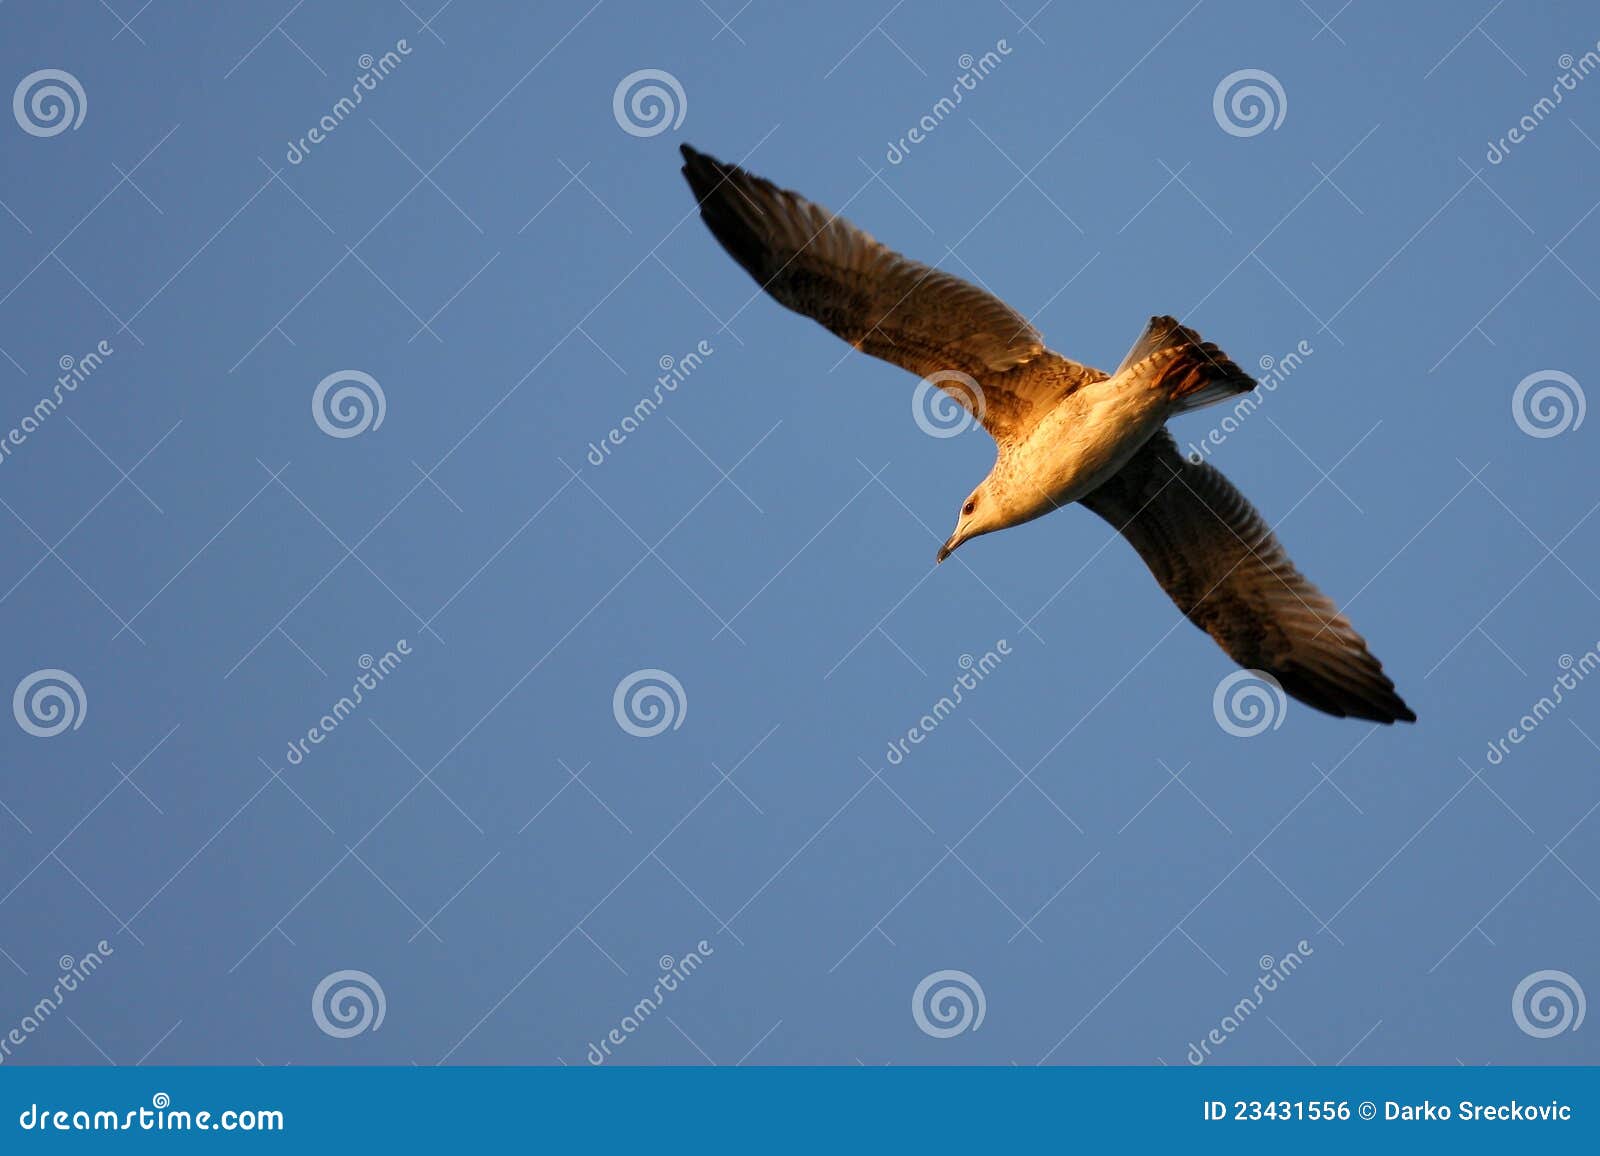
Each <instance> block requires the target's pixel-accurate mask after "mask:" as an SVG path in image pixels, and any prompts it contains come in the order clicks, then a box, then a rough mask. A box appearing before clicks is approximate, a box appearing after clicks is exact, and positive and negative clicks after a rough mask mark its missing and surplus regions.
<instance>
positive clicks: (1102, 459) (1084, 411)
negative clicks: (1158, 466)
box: [1022, 378, 1166, 505]
mask: <svg viewBox="0 0 1600 1156" xmlns="http://www.w3.org/2000/svg"><path fill="white" fill-rule="evenodd" d="M1115 380H1116V379H1114V378H1113V379H1110V380H1109V381H1107V382H1104V383H1101V385H1099V386H1091V387H1089V389H1088V390H1085V391H1083V392H1084V394H1086V395H1088V396H1084V397H1082V403H1081V405H1078V406H1072V407H1070V408H1067V407H1064V408H1063V411H1062V412H1060V413H1059V414H1058V415H1052V417H1051V418H1050V419H1049V420H1047V421H1046V422H1044V423H1042V424H1041V425H1040V428H1039V429H1038V430H1036V431H1035V432H1034V436H1033V437H1031V438H1029V439H1028V444H1027V445H1026V446H1025V447H1023V448H1022V456H1023V460H1024V461H1025V462H1026V470H1025V472H1026V473H1027V474H1029V475H1031V476H1032V479H1033V481H1034V484H1035V485H1036V486H1037V488H1038V489H1039V490H1040V491H1042V492H1044V493H1047V494H1049V496H1050V500H1051V503H1052V504H1053V505H1065V504H1067V503H1068V502H1075V501H1077V500H1078V499H1079V498H1081V497H1083V496H1084V495H1085V494H1088V493H1090V492H1092V491H1093V490H1095V489H1097V488H1098V487H1099V486H1100V485H1101V484H1102V483H1103V482H1105V481H1106V480H1107V479H1109V478H1110V477H1111V476H1112V475H1113V474H1115V473H1116V472H1117V471H1118V470H1120V469H1122V467H1123V466H1125V465H1127V464H1128V459H1130V458H1131V457H1133V455H1134V454H1136V453H1138V452H1139V450H1140V448H1141V447H1143V445H1144V443H1145V442H1147V441H1149V440H1150V436H1151V435H1152V434H1154V433H1155V432H1156V431H1157V430H1158V429H1160V428H1161V425H1162V423H1163V422H1164V421H1165V419H1166V406H1165V405H1164V404H1163V399H1162V398H1160V397H1157V396H1152V394H1151V393H1150V392H1146V391H1144V390H1137V391H1129V390H1124V389H1118V388H1112V389H1106V388H1104V387H1105V386H1108V385H1111V383H1112V382H1113V381H1115ZM1130 394H1131V396H1130Z"/></svg>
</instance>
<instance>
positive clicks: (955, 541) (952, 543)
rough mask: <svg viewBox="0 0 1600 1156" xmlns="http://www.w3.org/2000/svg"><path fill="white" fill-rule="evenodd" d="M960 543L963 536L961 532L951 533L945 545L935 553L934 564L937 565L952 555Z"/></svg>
mask: <svg viewBox="0 0 1600 1156" xmlns="http://www.w3.org/2000/svg"><path fill="white" fill-rule="evenodd" d="M959 545H961V537H960V535H959V533H956V534H951V535H950V538H949V540H948V541H946V542H945V544H944V545H943V546H940V547H939V552H938V553H937V554H935V555H934V557H933V564H934V565H935V566H937V565H938V564H939V563H940V562H943V561H944V560H945V559H946V558H948V557H950V555H951V554H953V553H955V549H956V547H957V546H959Z"/></svg>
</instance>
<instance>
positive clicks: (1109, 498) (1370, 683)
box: [1080, 430, 1416, 723]
mask: <svg viewBox="0 0 1600 1156" xmlns="http://www.w3.org/2000/svg"><path fill="white" fill-rule="evenodd" d="M1080 500H1081V501H1082V503H1083V505H1085V506H1088V507H1089V509H1091V510H1093V511H1094V512H1095V513H1096V514H1099V515H1100V516H1101V517H1102V518H1104V519H1105V520H1106V521H1107V522H1110V523H1111V525H1112V526H1114V527H1115V528H1116V529H1117V530H1119V531H1120V532H1121V533H1122V535H1123V537H1125V538H1127V540H1128V541H1129V543H1130V544H1132V546H1133V548H1134V549H1135V550H1137V551H1138V552H1139V556H1140V557H1141V558H1143V559H1144V561H1145V564H1146V565H1147V566H1149V567H1150V572H1151V573H1152V574H1154V575H1155V578H1156V581H1157V582H1159V583H1160V584H1161V588H1162V589H1163V590H1165V591H1166V592H1167V593H1168V594H1169V595H1170V596H1171V598H1172V600H1173V602H1175V603H1177V605H1178V609H1179V610H1181V611H1183V613H1184V614H1186V615H1188V617H1189V619H1190V621H1192V622H1193V623H1194V624H1195V625H1196V626H1198V627H1200V629H1202V630H1204V631H1205V632H1206V633H1207V634H1209V635H1211V637H1212V638H1214V639H1215V640H1216V641H1217V644H1218V645H1219V646H1221V647H1222V649H1223V650H1225V651H1226V652H1227V653H1228V655H1229V656H1230V657H1232V658H1233V660H1234V661H1235V662H1237V663H1239V665H1241V666H1245V667H1250V668H1252V669H1255V670H1264V671H1266V672H1267V673H1268V674H1270V675H1272V676H1273V677H1274V678H1276V679H1277V680H1278V682H1279V683H1280V684H1282V686H1283V689H1284V690H1286V691H1288V692H1289V693H1290V694H1292V695H1294V697H1296V698H1298V699H1300V700H1301V701H1302V702H1305V703H1308V704H1309V705H1311V706H1314V707H1316V708H1317V709H1318V710H1323V711H1327V712H1328V713H1329V714H1332V715H1338V716H1340V717H1341V718H1342V717H1346V716H1354V717H1356V718H1364V719H1371V720H1372V721H1374V722H1382V723H1389V722H1395V721H1398V720H1404V721H1406V722H1414V721H1416V715H1414V714H1413V713H1412V712H1411V709H1410V708H1409V707H1407V706H1406V704H1405V703H1404V702H1403V701H1401V699H1400V696H1399V695H1397V694H1396V693H1395V689H1394V683H1392V682H1391V681H1389V678H1388V676H1387V675H1385V674H1384V673H1383V666H1382V665H1381V664H1380V663H1379V662H1378V660H1377V659H1376V658H1374V657H1373V656H1372V654H1371V653H1370V652H1369V651H1368V650H1367V643H1366V640H1365V639H1363V638H1362V637H1361V635H1359V634H1357V633H1356V631H1355V630H1354V629H1353V628H1352V627H1351V625H1350V621H1349V619H1347V618H1345V616H1344V615H1343V614H1341V613H1339V608H1338V607H1337V606H1335V605H1334V604H1333V602H1332V600H1331V599H1329V598H1328V596H1327V595H1325V594H1323V593H1322V591H1320V590H1318V589H1317V588H1316V587H1315V586H1314V585H1312V584H1311V583H1310V582H1309V581H1307V580H1306V579H1305V578H1304V577H1303V576H1302V575H1301V573H1300V571H1298V570H1296V569H1295V566H1294V563H1293V562H1291V561H1290V560H1289V557H1288V555H1287V554H1285V553H1284V550H1283V547H1282V546H1280V545H1279V544H1278V540H1277V538H1276V537H1274V536H1273V533H1272V531H1271V529H1269V528H1268V526H1267V524H1266V522H1265V521H1263V520H1262V518H1261V515H1260V514H1259V513H1257V512H1256V510H1255V508H1254V507H1253V506H1251V505H1250V503H1249V501H1247V500H1246V499H1245V497H1244V495H1243V494H1241V493H1240V492H1239V491H1238V490H1237V489H1235V488H1234V487H1233V484H1232V483H1230V482H1229V481H1228V479H1227V478H1225V477H1223V476H1222V473H1221V472H1220V471H1218V470H1217V469H1216V468H1215V467H1214V466H1211V465H1210V464H1208V463H1196V462H1192V461H1189V460H1188V459H1187V458H1185V457H1183V456H1182V455H1181V454H1180V453H1179V452H1178V448H1177V446H1176V445H1175V444H1174V443H1173V440H1172V435H1171V434H1169V433H1167V432H1166V431H1165V430H1162V431H1160V432H1159V433H1157V434H1156V435H1155V436H1154V437H1152V438H1151V439H1150V440H1149V441H1148V442H1146V443H1145V445H1144V447H1143V448H1142V449H1140V450H1139V452H1138V453H1137V454H1135V455H1134V456H1133V459H1132V460H1131V461H1129V462H1128V464H1127V465H1126V466H1124V467H1123V468H1122V470H1121V471H1120V472H1119V473H1118V474H1117V475H1116V476H1115V477H1113V478H1112V479H1111V480H1110V481H1108V482H1106V483H1105V484H1104V485H1102V486H1101V487H1100V488H1099V489H1097V490H1095V491H1094V492H1093V493H1091V494H1089V495H1088V496H1087V497H1085V498H1082V499H1080Z"/></svg>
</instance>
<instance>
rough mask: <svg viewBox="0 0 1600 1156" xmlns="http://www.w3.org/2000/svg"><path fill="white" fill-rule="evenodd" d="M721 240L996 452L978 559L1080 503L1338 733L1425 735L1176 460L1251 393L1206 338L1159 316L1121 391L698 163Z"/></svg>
mask: <svg viewBox="0 0 1600 1156" xmlns="http://www.w3.org/2000/svg"><path fill="white" fill-rule="evenodd" d="M682 152H683V158H684V166H683V175H684V176H685V177H686V178H687V179H688V181H689V187H690V189H691V190H692V191H693V192H694V196H695V200H696V201H698V202H699V206H700V215H701V217H702V219H703V220H704V221H705V223H706V227H707V228H709V229H710V230H711V233H712V235H713V236H714V237H716V239H717V240H718V242H720V243H721V245H722V247H723V248H724V249H726V250H727V252H728V254H729V255H730V256H731V257H733V259H734V260H735V261H737V262H738V263H739V264H740V265H742V266H744V268H745V270H746V271H747V272H748V273H749V274H750V275H751V276H752V277H754V278H755V280H756V282H757V284H759V285H760V286H761V288H762V289H764V290H766V292H767V293H768V294H770V295H771V296H772V297H773V298H775V299H776V300H777V301H778V302H779V303H780V304H782V305H784V306H787V307H788V308H789V309H792V310H794V311H795V312H796V313H801V314H804V315H805V316H807V317H810V318H811V319H812V320H814V321H817V322H819V323H820V324H822V325H823V326H824V327H825V328H827V329H828V330H829V331H830V332H832V333H834V334H835V335H836V336H838V337H840V338H843V339H844V340H845V341H847V342H849V343H850V345H852V346H853V347H855V348H856V349H859V350H862V351H863V352H865V353H870V354H872V355H873V356H874V357H879V358H882V359H883V360H885V361H888V362H891V363H892V364H894V365H898V366H900V367H901V368H902V369H907V370H910V371H911V372H912V373H914V374H916V375H917V376H918V377H920V378H922V379H923V380H924V381H925V382H929V383H931V384H933V385H937V386H938V387H939V388H941V389H942V390H944V392H945V393H946V394H948V395H949V396H950V397H952V398H953V399H954V400H955V401H956V402H957V403H958V404H960V405H961V406H962V407H963V408H964V409H966V410H967V411H968V412H969V413H971V415H972V416H973V418H975V419H976V420H978V421H979V422H981V423H982V425H983V428H984V429H985V430H987V431H988V433H989V435H990V436H991V437H993V438H994V441H995V445H996V446H997V447H998V452H997V454H996V457H995V463H994V468H993V469H992V470H990V471H989V476H988V477H986V478H984V479H983V481H982V482H980V483H979V484H978V486H977V488H976V489H974V490H973V491H972V493H971V494H970V495H968V497H967V499H966V501H965V502H963V503H962V505H961V513H960V516H959V517H958V519H957V521H956V527H955V531H954V532H953V533H952V534H951V535H950V537H949V539H948V540H947V541H946V542H945V543H944V545H943V546H941V547H940V548H939V554H938V561H940V562H942V561H944V560H945V558H947V557H949V556H950V554H951V552H952V551H954V550H956V549H957V548H958V547H960V546H961V544H962V543H964V542H967V541H969V540H971V539H972V538H976V537H978V536H979V535H981V534H989V533H993V532H994V531H995V530H1003V529H1006V528H1007V527H1009V526H1016V525H1019V524H1021V523H1023V522H1027V521H1030V520H1032V519H1034V518H1037V517H1040V516H1041V515H1044V514H1048V513H1049V512H1050V511H1052V510H1055V509H1057V508H1059V507H1061V506H1064V505H1066V504H1068V503H1070V502H1080V503H1082V504H1083V505H1085V506H1087V507H1088V508H1089V509H1090V510H1093V511H1094V512H1095V513H1096V514H1098V515H1099V516H1100V517H1101V518H1103V519H1105V520H1106V521H1107V522H1109V523H1110V524H1111V525H1112V526H1113V527H1114V528H1115V529H1116V530H1117V531H1118V532H1120V533H1121V534H1122V536H1123V537H1124V538H1126V539H1127V540H1128V542H1129V544H1130V545H1132V546H1133V548H1134V549H1135V550H1136V551H1138V553H1139V556H1140V557H1141V558H1142V559H1143V560H1144V562H1145V564H1146V565H1147V566H1148V567H1149V568H1150V572H1151V573H1152V574H1153V575H1154V576H1155V579H1156V581H1157V582H1159V583H1160V584H1161V587H1162V589H1164V590H1165V591H1166V592H1167V594H1168V595H1169V596H1170V597H1171V598H1172V601H1173V602H1175V603H1176V604H1177V606H1178V609H1179V610H1180V611H1182V612H1183V613H1184V614H1185V615H1187V616H1188V618H1189V620H1190V621H1192V622H1193V623H1194V624H1195V625H1196V626H1198V627H1200V629H1202V630H1204V631H1205V632H1206V633H1207V634H1209V635H1211V637H1212V638H1213V639H1215V640H1216V642H1217V644H1218V645H1219V646H1221V647H1222V649H1223V650H1224V651H1225V652H1226V653H1227V654H1228V656H1229V657H1230V658H1232V659H1233V660H1234V661H1235V662H1237V663H1239V664H1240V665H1241V666H1243V667H1246V668H1249V669H1252V670H1257V671H1262V672H1265V673H1266V674H1268V675H1270V676H1272V678H1273V679H1275V680H1276V681H1277V683H1278V685H1279V686H1281V687H1282V688H1283V689H1284V690H1285V691H1287V692H1288V693H1289V694H1291V695H1293V696H1294V697H1295V698H1297V699H1299V700H1300V701H1301V702H1303V703H1306V704H1307V705H1308V706H1312V707H1315V708H1316V709H1317V710H1320V711H1325V712H1327V713H1328V714H1331V715H1336V716H1338V717H1340V718H1345V717H1354V718H1362V719H1370V720H1372V721H1374V722H1380V723H1392V722H1396V721H1405V722H1415V721H1416V717H1417V716H1416V715H1415V714H1413V713H1412V711H1411V709H1410V708H1409V707H1407V706H1406V704H1405V703H1404V702H1403V701H1402V700H1401V698H1400V696H1399V695H1398V694H1396V693H1395V688H1394V683H1393V682H1391V681H1390V680H1389V678H1388V676H1386V675H1385V674H1384V673H1383V666H1382V665H1381V664H1380V663H1379V662H1378V660H1377V659H1376V658H1374V657H1373V656H1372V654H1371V652H1370V651H1369V650H1368V649H1367V643H1366V640H1365V639H1363V638H1362V637H1361V635H1359V634H1357V633H1356V631H1355V630H1354V629H1353V628H1352V627H1351V625H1350V622H1349V620H1348V619H1347V618H1345V616H1344V615H1343V614H1341V613H1340V612H1339V609H1338V607H1336V606H1335V605H1334V604H1333V602H1332V600H1330V599H1329V598H1328V596H1327V595H1325V594H1323V593H1322V591H1320V590H1318V589H1317V588H1316V587H1315V586H1314V585H1312V584H1311V583H1310V582H1309V581H1307V580H1306V579H1305V578H1304V577H1303V576H1302V575H1301V574H1300V572H1299V571H1298V570H1297V569H1295V567H1294V563H1292V562H1291V561H1290V560H1289V558H1288V555H1287V554H1285V553H1284V551H1283V547H1282V546H1280V545H1279V544H1278V540H1277V538H1276V537H1275V536H1274V535H1273V533H1272V530H1271V529H1270V528H1269V527H1268V526H1267V524H1266V522H1265V521H1263V520H1262V517H1261V515H1260V514H1259V513H1257V512H1256V510H1255V508H1254V507H1253V506H1251V504H1250V503H1249V501H1247V500H1246V499H1245V497H1244V495H1242V494H1240V493H1239V491H1238V490H1237V489H1235V488H1234V487H1233V485H1232V484H1231V483H1230V482H1229V481H1228V479H1227V478H1225V477H1223V476H1222V474H1221V473H1220V472H1219V471H1218V470H1217V469H1216V468H1215V467H1213V466H1212V465H1210V464H1209V463H1206V462H1196V461H1193V460H1191V459H1189V458H1187V457H1185V456H1183V455H1182V454H1180V453H1179V452H1178V447H1177V445H1176V443H1174V441H1173V440H1172V435H1171V434H1169V433H1168V432H1167V430H1166V422H1167V419H1168V418H1170V417H1172V416H1173V415H1175V414H1180V413H1186V412H1188V411H1190V410H1194V409H1199V408H1201V407H1203V406H1207V405H1210V404H1212V403H1214V402H1219V401H1223V400H1225V399H1227V398H1230V397H1234V396H1236V395H1238V394H1242V393H1246V392H1248V391H1249V390H1251V389H1253V388H1255V384H1256V383H1255V381H1254V380H1253V379H1252V378H1250V377H1249V376H1248V375H1247V374H1245V373H1244V372H1243V371H1241V370H1240V369H1239V367H1238V366H1237V365H1235V364H1234V363H1233V362H1232V361H1231V360H1229V358H1228V356H1227V355H1226V354H1225V353H1223V352H1222V351H1221V350H1220V349H1218V348H1217V347H1216V346H1215V345H1213V344H1211V343H1210V342H1208V341H1203V340H1202V339H1201V338H1200V336H1199V334H1197V333H1195V332H1194V330H1192V329H1188V328H1185V327H1184V326H1183V325H1181V324H1179V323H1178V322H1177V321H1176V320H1175V319H1173V318H1171V317H1153V318H1151V319H1150V324H1149V325H1148V327H1146V329H1145V331H1144V333H1143V335H1141V336H1140V338H1139V339H1138V340H1137V341H1136V342H1134V345H1133V348H1132V349H1130V350H1129V351H1128V355H1127V357H1125V358H1123V361H1122V364H1121V365H1120V366H1118V367H1117V371H1116V372H1115V373H1112V374H1107V373H1104V372H1103V371H1101V370H1098V369H1095V368H1093V367H1092V366H1088V365H1081V364H1079V363H1078V362H1076V361H1072V360H1070V359H1069V358H1066V357H1063V356H1062V355H1061V354H1059V353H1057V352H1055V351H1054V350H1052V349H1049V348H1047V347H1046V346H1045V344H1044V339H1043V338H1042V337H1041V336H1040V334H1039V332H1038V331H1037V330H1036V329H1034V327H1033V326H1032V325H1031V324H1030V323H1029V322H1028V320H1027V319H1026V318H1024V317H1023V316H1022V315H1021V314H1019V313H1017V312H1016V310H1014V309H1012V308H1011V307H1010V306H1009V305H1007V304H1006V303H1005V302H1004V301H1001V300H1000V299H999V298H997V297H995V296H993V295H992V294H990V293H988V292H986V291H984V290H982V289H979V288H977V287H976V286H974V285H970V284H968V283H967V282H965V281H963V280H961V279H960V278H957V277H953V276H951V275H950V274H948V273H945V272H942V271H940V270H938V269H934V268H932V267H930V266H928V265H924V264H921V263H920V262H917V261H913V260H911V259H909V258H907V257H903V256H901V255H900V254H899V253H896V252H894V251H893V250H892V249H889V248H887V247H885V246H884V245H881V244H879V243H878V242H877V241H875V240H873V239H872V237H870V236H869V235H868V234H866V233H864V232H863V231H861V230H860V229H858V228H856V227H855V226H854V225H852V224H851V223H850V222H849V221H846V220H845V219H844V218H843V217H840V216H839V215H838V214H836V213H830V212H829V211H828V210H827V209H824V208H822V207H821V206H819V205H815V204H813V203H812V202H810V201H808V200H806V199H805V198H804V197H802V196H800V195H799V194H797V193H794V192H791V191H789V190H787V189H781V188H779V187H778V186H776V185H774V184H772V183H771V182H770V181H767V180H764V179H762V178H761V177H757V176H754V175H752V174H751V173H748V172H745V171H744V170H743V169H742V168H740V167H739V166H737V165H731V164H725V163H723V162H721V161H718V160H716V159H715V158H713V157H710V156H707V155H706V154H705V153H702V152H697V151H696V150H695V149H693V148H691V147H689V146H688V145H683V146H682Z"/></svg>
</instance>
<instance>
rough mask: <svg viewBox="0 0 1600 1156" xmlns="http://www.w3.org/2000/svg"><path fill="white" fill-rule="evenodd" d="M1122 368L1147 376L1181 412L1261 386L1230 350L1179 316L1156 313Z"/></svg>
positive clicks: (1120, 369)
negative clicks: (1183, 323)
mask: <svg viewBox="0 0 1600 1156" xmlns="http://www.w3.org/2000/svg"><path fill="white" fill-rule="evenodd" d="M1117 372H1118V373H1125V372H1127V373H1132V374H1133V375H1135V376H1136V377H1142V378H1148V379H1149V384H1150V386H1151V387H1152V388H1154V389H1160V390H1163V391H1165V392H1166V393H1167V394H1168V395H1169V396H1170V397H1171V398H1172V401H1173V402H1174V404H1175V405H1176V408H1177V412H1179V413H1187V412H1188V411H1189V410H1193V409H1201V408H1203V407H1204V406H1208V405H1211V404H1212V403H1213V402H1218V401H1223V400H1225V399H1226V398H1230V397H1233V396H1235V395H1237V394H1241V393H1248V392H1250V390H1252V389H1254V388H1255V386H1256V383H1255V379H1254V378H1252V377H1251V376H1250V375H1249V374H1247V373H1245V372H1244V371H1243V370H1242V369H1240V368H1239V367H1238V366H1237V365H1235V364H1234V363H1233V361H1232V360H1231V359H1230V358H1229V357H1228V355H1227V354H1226V353H1224V352H1222V350H1220V349H1218V348H1217V347H1216V346H1215V345H1213V344H1212V343H1211V342H1209V341H1206V340H1204V339H1202V338H1201V336H1200V335H1199V334H1198V333H1196V332H1195V331H1194V330H1193V329H1189V328H1186V327H1185V326H1183V325H1180V324H1179V323H1178V321H1177V319H1176V318H1174V317H1152V318H1151V319H1150V324H1149V325H1148V326H1146V327H1145V331H1144V333H1143V334H1141V335H1140V337H1139V340H1138V341H1135V342H1134V343H1133V348H1132V349H1130V350H1128V356H1127V357H1124V358H1123V359H1122V364H1121V365H1120V366H1118V367H1117Z"/></svg>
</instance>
